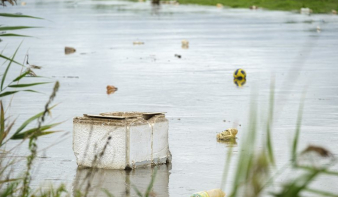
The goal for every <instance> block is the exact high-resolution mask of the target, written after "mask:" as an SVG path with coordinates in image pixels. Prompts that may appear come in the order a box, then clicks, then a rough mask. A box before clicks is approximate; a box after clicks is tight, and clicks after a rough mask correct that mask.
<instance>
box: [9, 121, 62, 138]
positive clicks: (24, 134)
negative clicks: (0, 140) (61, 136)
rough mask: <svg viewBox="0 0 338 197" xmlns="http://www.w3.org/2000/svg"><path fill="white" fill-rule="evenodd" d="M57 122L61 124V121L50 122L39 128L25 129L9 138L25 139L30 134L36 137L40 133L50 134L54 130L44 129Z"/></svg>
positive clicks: (53, 125)
mask: <svg viewBox="0 0 338 197" xmlns="http://www.w3.org/2000/svg"><path fill="white" fill-rule="evenodd" d="M59 124H61V122H59V123H54V124H50V125H45V126H42V127H40V128H39V127H36V128H33V129H29V130H27V131H24V132H21V133H17V134H15V135H13V136H12V137H11V139H12V140H22V139H25V138H27V137H30V136H31V135H36V137H38V136H40V135H47V134H50V133H54V132H55V131H46V130H48V129H50V128H53V127H55V126H57V125H59ZM42 131H45V132H42Z"/></svg>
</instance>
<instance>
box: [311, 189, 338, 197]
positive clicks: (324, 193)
mask: <svg viewBox="0 0 338 197" xmlns="http://www.w3.org/2000/svg"><path fill="white" fill-rule="evenodd" d="M305 191H307V192H310V193H314V194H319V195H321V196H326V197H338V194H333V193H330V192H327V191H321V190H316V189H310V188H306V189H305Z"/></svg>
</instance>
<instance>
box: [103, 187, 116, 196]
mask: <svg viewBox="0 0 338 197" xmlns="http://www.w3.org/2000/svg"><path fill="white" fill-rule="evenodd" d="M102 191H103V192H104V193H105V194H106V195H107V196H108V197H114V195H113V194H112V193H110V192H109V191H108V190H107V189H106V188H103V189H102Z"/></svg>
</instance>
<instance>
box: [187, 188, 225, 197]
mask: <svg viewBox="0 0 338 197" xmlns="http://www.w3.org/2000/svg"><path fill="white" fill-rule="evenodd" d="M190 197H225V193H224V192H223V191H222V190H221V189H212V190H208V191H202V192H197V193H194V194H192V195H191V196H190Z"/></svg>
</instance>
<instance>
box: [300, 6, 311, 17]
mask: <svg viewBox="0 0 338 197" xmlns="http://www.w3.org/2000/svg"><path fill="white" fill-rule="evenodd" d="M300 13H301V14H306V15H311V13H312V10H311V9H310V8H300Z"/></svg>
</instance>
